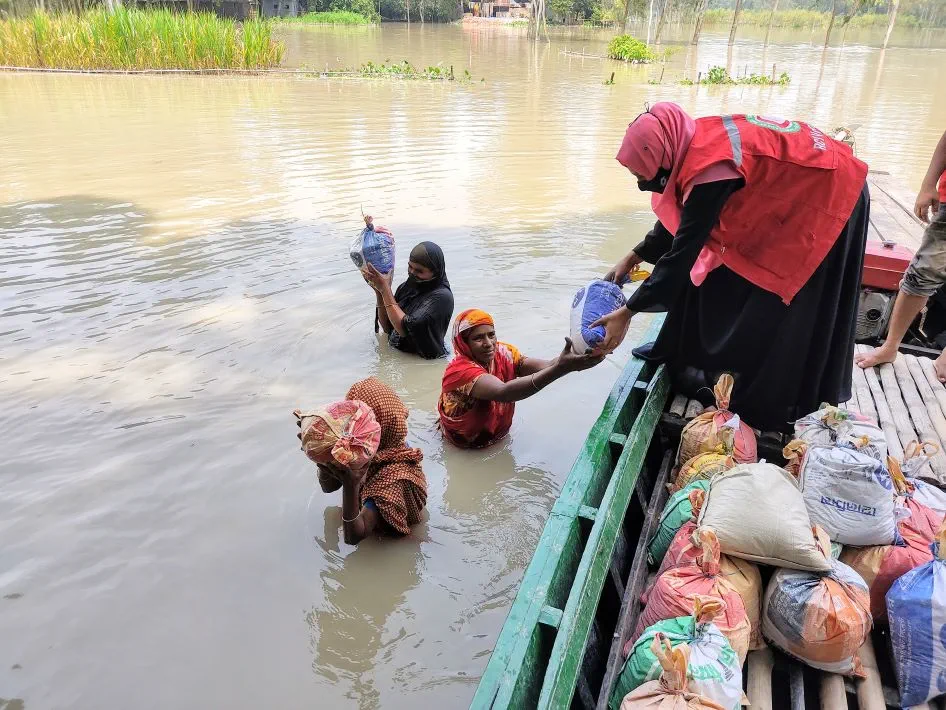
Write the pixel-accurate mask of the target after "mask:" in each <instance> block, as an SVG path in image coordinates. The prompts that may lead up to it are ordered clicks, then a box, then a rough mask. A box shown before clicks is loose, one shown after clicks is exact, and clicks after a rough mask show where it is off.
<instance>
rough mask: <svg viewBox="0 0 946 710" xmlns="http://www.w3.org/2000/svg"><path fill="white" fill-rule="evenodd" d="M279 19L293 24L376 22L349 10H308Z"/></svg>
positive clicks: (372, 23)
mask: <svg viewBox="0 0 946 710" xmlns="http://www.w3.org/2000/svg"><path fill="white" fill-rule="evenodd" d="M279 21H280V22H285V23H287V24H293V25H376V24H377V23H378V20H377V18H375V17H368V16H366V15H362V14H361V13H358V12H351V11H350V10H330V11H328V12H309V13H307V14H305V15H299V17H284V18H282V19H280V20H279Z"/></svg>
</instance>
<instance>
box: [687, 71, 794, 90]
mask: <svg viewBox="0 0 946 710" xmlns="http://www.w3.org/2000/svg"><path fill="white" fill-rule="evenodd" d="M791 81H792V78H791V77H790V76H789V75H788V73H787V72H782V73H781V74H780V75H779V76H778V77H770V76H765V75H764V74H749V75H747V76H740V77H732V76H730V75H729V72H728V71H726V67H711V68H710V70H709V71H708V72H707V73H706V76H703V77H700V81H699V83H700V84H704V85H715V86H733V85H735V84H753V85H756V86H788V84H789V83H791ZM680 83H681V84H683V85H684V86H693V85H694V84H696V83H697V82H695V81H692V80H690V79H684V80H683V81H681V82H680Z"/></svg>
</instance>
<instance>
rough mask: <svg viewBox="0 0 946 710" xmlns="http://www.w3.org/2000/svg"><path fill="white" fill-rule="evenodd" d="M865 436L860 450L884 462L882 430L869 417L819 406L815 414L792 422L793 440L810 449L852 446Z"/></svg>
mask: <svg viewBox="0 0 946 710" xmlns="http://www.w3.org/2000/svg"><path fill="white" fill-rule="evenodd" d="M862 437H867V443H866V445H865V444H863V443H862V444H861V446H860V448H861V450H862V451H863V452H864V453H866V454H868V455H870V456H873V457H874V458H875V459H877V460H878V461H886V459H887V439H886V438H884V432H883V430H882V429H881V428H880V427H878V426H877V423H876V422H874V421H873V420H871V419H870V418H869V417H865V416H864V415H863V414H861V413H860V412H856V411H854V410H853V409H844V408H841V407H835V406H832V405H830V404H822V405H821V409H819V410H818V411H817V412H812V413H811V414H809V415H807V416H804V417H802V418H801V419H799V420H798V421H796V422H795V438H796V439H801V440H802V441H804V442H806V443H808V444H809V445H811V446H815V445H820V446H833V445H834V444H844V443H852V442H854V441H857V440H859V439H861V438H862Z"/></svg>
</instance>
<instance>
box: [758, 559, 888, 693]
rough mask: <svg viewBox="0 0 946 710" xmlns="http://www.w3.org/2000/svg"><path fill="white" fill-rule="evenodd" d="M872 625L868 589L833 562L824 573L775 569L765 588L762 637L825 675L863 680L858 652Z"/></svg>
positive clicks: (851, 573)
mask: <svg viewBox="0 0 946 710" xmlns="http://www.w3.org/2000/svg"><path fill="white" fill-rule="evenodd" d="M872 623H873V621H872V619H871V614H870V597H869V596H868V591H867V584H866V583H865V582H864V580H863V579H861V577H860V575H858V574H857V572H855V571H854V570H852V569H851V568H850V567H848V566H847V565H845V564H844V563H842V562H839V561H837V560H832V561H831V571H830V572H826V573H819V572H802V571H798V570H787V569H780V570H778V571H777V572H776V573H775V574H774V575H772V579H771V580H770V581H769V586H768V588H767V589H766V593H765V604H764V606H763V607H762V634H763V636H765V638H766V639H767V640H768V641H769V642H771V643H772V645H773V646H777V647H778V648H780V649H781V650H782V651H784V652H785V653H787V654H788V655H790V656H794V657H795V658H797V659H799V660H800V661H802V662H803V663H807V664H808V665H809V666H812V667H814V668H820V669H821V670H825V671H828V672H829V673H840V674H843V675H863V669H862V667H861V664H860V661H859V660H858V658H857V650H858V649H859V648H860V647H861V646H862V645H863V643H864V641H866V640H867V635H868V634H869V633H870V629H871V626H872Z"/></svg>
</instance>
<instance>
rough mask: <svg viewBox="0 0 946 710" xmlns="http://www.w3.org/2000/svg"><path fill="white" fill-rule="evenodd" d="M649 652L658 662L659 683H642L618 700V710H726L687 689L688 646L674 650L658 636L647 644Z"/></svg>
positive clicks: (681, 645) (681, 646)
mask: <svg viewBox="0 0 946 710" xmlns="http://www.w3.org/2000/svg"><path fill="white" fill-rule="evenodd" d="M651 653H653V654H654V656H655V657H656V658H657V662H658V663H660V667H661V669H662V672H661V674H660V680H652V681H649V682H647V683H644V684H643V685H642V686H640V687H639V688H636V689H635V690H632V691H631V692H630V693H628V694H627V695H625V696H624V699H623V700H622V701H621V710H651V709H653V710H730V709H729V708H724V707H723V706H722V705H720V704H718V703H716V702H714V701H712V700H710V699H709V698H706V697H704V696H702V695H699V694H697V693H693V692H691V691H690V690H689V686H690V679H689V676H688V673H689V671H688V666H689V663H690V647H689V645H687V644H685V643H684V644H680V645H679V646H676V647H674V646H673V644H671V643H670V641H669V640H668V639H667V638H666V637H665V636H663V635H662V634H657V635H656V636H655V637H654V641H653V644H651Z"/></svg>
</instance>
